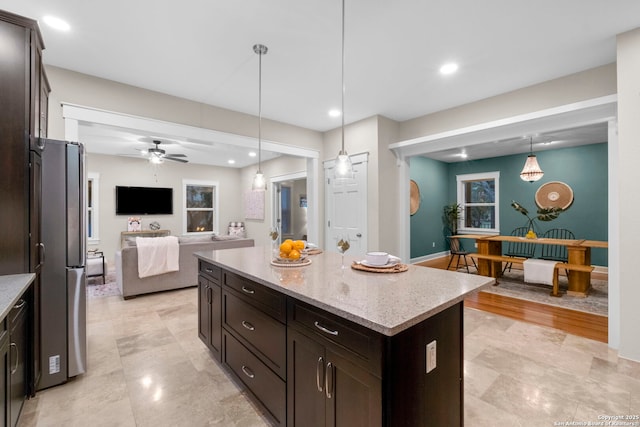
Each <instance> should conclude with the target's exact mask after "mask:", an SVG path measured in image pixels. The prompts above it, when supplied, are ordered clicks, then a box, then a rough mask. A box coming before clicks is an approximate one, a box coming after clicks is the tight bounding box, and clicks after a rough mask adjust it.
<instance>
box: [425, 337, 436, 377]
mask: <svg viewBox="0 0 640 427" xmlns="http://www.w3.org/2000/svg"><path fill="white" fill-rule="evenodd" d="M436 353H437V350H436V341H435V340H433V341H431V342H430V343H429V344H427V374H428V373H429V372H431V371H433V370H434V369H436Z"/></svg>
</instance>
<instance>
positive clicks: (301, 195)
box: [271, 174, 315, 243]
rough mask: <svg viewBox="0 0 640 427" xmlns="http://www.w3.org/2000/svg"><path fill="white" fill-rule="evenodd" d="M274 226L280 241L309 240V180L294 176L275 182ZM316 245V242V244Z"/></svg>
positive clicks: (303, 176)
mask: <svg viewBox="0 0 640 427" xmlns="http://www.w3.org/2000/svg"><path fill="white" fill-rule="evenodd" d="M272 194H273V200H272V212H273V215H272V218H273V220H272V222H273V223H272V224H271V227H272V228H273V227H277V229H278V234H279V237H278V240H279V242H282V241H284V240H286V239H291V240H307V238H308V234H309V232H308V227H307V226H308V218H307V209H308V208H307V205H308V203H307V178H306V175H304V174H303V175H300V174H294V175H289V176H283V177H279V178H278V179H277V180H274V181H273V192H272ZM314 243H315V242H314Z"/></svg>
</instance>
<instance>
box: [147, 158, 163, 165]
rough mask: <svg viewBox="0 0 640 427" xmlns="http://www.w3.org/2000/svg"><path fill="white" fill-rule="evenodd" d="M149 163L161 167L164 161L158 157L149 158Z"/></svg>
mask: <svg viewBox="0 0 640 427" xmlns="http://www.w3.org/2000/svg"><path fill="white" fill-rule="evenodd" d="M149 162H151V163H153V164H154V165H160V164H162V163H164V159H163V158H162V157H158V156H151V157H149Z"/></svg>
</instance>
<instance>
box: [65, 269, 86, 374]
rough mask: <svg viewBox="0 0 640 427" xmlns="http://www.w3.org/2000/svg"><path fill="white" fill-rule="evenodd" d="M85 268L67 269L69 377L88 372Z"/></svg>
mask: <svg viewBox="0 0 640 427" xmlns="http://www.w3.org/2000/svg"><path fill="white" fill-rule="evenodd" d="M85 282H86V277H85V271H84V268H69V269H67V295H68V298H69V300H68V302H67V307H68V308H67V310H68V311H67V316H68V331H67V333H68V337H67V340H68V341H67V345H68V350H67V351H68V354H67V358H68V360H69V372H68V376H69V377H75V376H76V375H79V374H83V373H85V372H86V363H87V311H86V310H87V291H86V286H85Z"/></svg>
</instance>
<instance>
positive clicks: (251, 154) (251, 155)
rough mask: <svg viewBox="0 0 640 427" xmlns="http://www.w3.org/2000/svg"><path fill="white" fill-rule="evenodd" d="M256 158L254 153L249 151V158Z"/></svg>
mask: <svg viewBox="0 0 640 427" xmlns="http://www.w3.org/2000/svg"><path fill="white" fill-rule="evenodd" d="M255 156H257V154H256V152H255V151H249V157H255Z"/></svg>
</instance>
